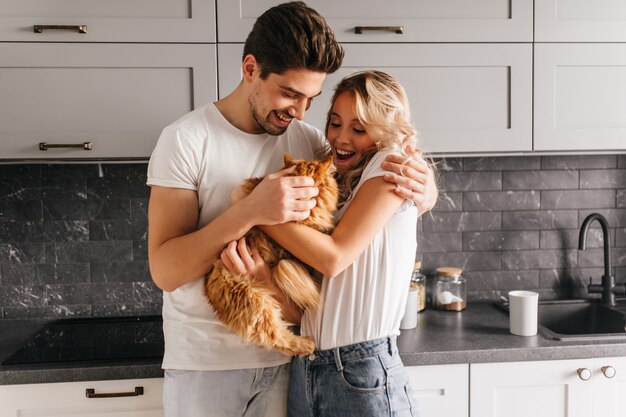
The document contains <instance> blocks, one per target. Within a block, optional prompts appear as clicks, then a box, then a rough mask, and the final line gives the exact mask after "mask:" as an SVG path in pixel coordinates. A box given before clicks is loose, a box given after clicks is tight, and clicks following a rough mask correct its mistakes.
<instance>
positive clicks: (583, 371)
mask: <svg viewBox="0 0 626 417" xmlns="http://www.w3.org/2000/svg"><path fill="white" fill-rule="evenodd" d="M576 372H577V373H578V377H579V378H580V379H582V380H583V381H588V380H589V379H591V371H590V370H589V369H587V368H578V370H576Z"/></svg>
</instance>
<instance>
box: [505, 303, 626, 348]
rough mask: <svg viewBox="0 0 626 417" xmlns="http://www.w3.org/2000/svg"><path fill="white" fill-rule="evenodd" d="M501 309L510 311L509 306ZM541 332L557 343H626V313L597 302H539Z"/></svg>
mask: <svg viewBox="0 0 626 417" xmlns="http://www.w3.org/2000/svg"><path fill="white" fill-rule="evenodd" d="M500 306H501V307H502V308H504V309H505V310H507V311H508V305H507V304H506V303H501V304H500ZM538 322H539V323H538V326H537V328H538V330H539V331H540V332H541V333H543V334H544V335H546V336H547V337H549V338H551V339H554V340H626V329H625V326H626V311H620V309H619V308H609V307H605V306H603V305H602V304H600V303H599V302H598V301H595V300H546V301H539V311H538Z"/></svg>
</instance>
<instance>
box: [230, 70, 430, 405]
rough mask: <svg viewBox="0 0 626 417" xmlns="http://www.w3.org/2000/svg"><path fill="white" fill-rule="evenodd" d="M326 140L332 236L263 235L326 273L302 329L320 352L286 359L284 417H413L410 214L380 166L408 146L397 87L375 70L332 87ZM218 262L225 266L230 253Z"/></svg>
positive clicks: (294, 228)
mask: <svg viewBox="0 0 626 417" xmlns="http://www.w3.org/2000/svg"><path fill="white" fill-rule="evenodd" d="M326 138H327V140H328V142H329V147H330V152H332V154H333V156H334V162H335V166H336V168H337V174H338V177H339V184H340V187H341V196H340V209H339V211H338V213H337V216H336V217H337V219H338V223H337V226H336V228H335V230H334V231H333V233H332V235H325V234H322V233H319V232H316V231H315V230H313V229H309V228H307V227H306V226H302V225H299V224H296V223H287V224H283V225H277V226H264V227H261V228H262V229H263V230H264V231H265V232H266V233H268V234H269V235H270V236H271V237H272V238H273V239H275V240H276V241H277V242H278V243H279V244H280V245H282V246H284V247H285V248H286V249H287V250H289V251H290V252H291V253H292V254H293V255H295V256H296V257H297V258H299V259H300V260H301V261H303V262H304V263H306V264H308V265H310V266H311V267H313V268H314V269H316V270H318V271H319V272H321V273H322V274H323V275H324V278H323V281H322V288H321V303H320V306H319V309H318V310H317V311H306V312H305V313H304V315H303V317H302V323H301V333H302V334H303V335H308V336H310V337H312V338H313V339H314V340H315V342H316V346H317V348H318V350H316V351H315V352H314V353H313V354H312V355H309V356H306V357H296V358H294V359H293V362H292V369H291V383H290V390H289V415H290V416H303V415H315V416H336V415H341V416H359V417H364V416H383V415H394V416H415V415H417V410H416V406H415V402H414V400H413V399H412V398H411V396H410V389H409V386H408V384H409V382H408V375H407V373H406V371H405V369H404V367H403V364H402V361H401V360H400V357H399V354H398V349H397V347H396V336H397V335H398V334H399V326H400V320H401V318H402V315H403V313H404V305H405V302H406V297H407V294H408V288H409V280H410V276H411V270H412V265H413V262H414V260H415V251H416V246H417V245H416V237H415V230H416V223H417V217H418V213H417V208H416V207H415V205H414V204H413V203H412V202H410V201H407V200H404V199H403V198H402V197H400V196H399V195H398V194H397V193H395V192H394V188H395V185H394V184H390V183H388V182H386V181H384V180H383V177H382V176H383V175H384V174H385V171H384V170H383V169H382V168H381V167H380V164H381V162H382V161H384V159H385V157H386V156H387V155H389V154H391V153H394V154H402V153H403V152H404V148H405V147H406V146H408V145H412V146H414V145H415V141H416V131H415V129H414V128H413V127H412V126H411V124H410V111H409V103H408V99H407V97H406V93H405V92H404V89H403V88H402V86H401V85H400V84H399V82H398V81H397V80H396V79H394V78H393V77H391V76H390V75H388V74H386V73H383V72H380V71H366V72H360V73H356V74H353V75H350V76H348V77H346V78H344V79H343V80H342V81H341V82H340V83H339V84H338V85H337V87H336V88H335V93H334V95H333V99H332V104H331V109H330V111H329V113H328V117H327V122H326ZM407 159H408V158H407ZM405 161H406V159H405ZM240 250H241V248H240ZM245 257H246V256H245V255H244V256H242V258H245ZM253 257H256V255H254V254H253ZM256 259H257V260H258V257H256ZM222 260H224V262H225V263H226V264H227V266H228V265H229V264H230V265H232V264H233V259H232V251H225V252H224V253H223V256H222ZM257 264H258V262H257ZM266 275H267V274H266Z"/></svg>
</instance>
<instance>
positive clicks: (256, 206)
mask: <svg viewBox="0 0 626 417" xmlns="http://www.w3.org/2000/svg"><path fill="white" fill-rule="evenodd" d="M293 169H294V168H293V167H290V168H285V169H283V170H281V171H278V172H276V173H273V174H269V175H267V176H266V177H265V178H264V179H263V181H261V183H259V185H257V186H256V187H255V189H254V190H252V192H251V193H250V194H249V195H248V196H247V197H245V198H243V199H241V200H239V202H238V203H237V204H245V205H246V207H247V210H249V211H248V212H249V213H254V216H256V219H255V220H256V221H255V222H254V223H255V224H258V225H271V224H280V223H286V222H290V221H302V220H304V219H306V218H307V217H309V215H310V214H311V209H312V208H313V207H315V204H316V201H315V197H316V196H317V194H318V192H319V190H318V188H317V187H315V186H314V181H313V179H312V178H310V177H304V176H298V177H293V176H289V175H288V174H290V173H291V172H292V171H293ZM231 198H232V199H236V198H241V196H240V195H237V192H236V191H235V192H233V194H232V195H231Z"/></svg>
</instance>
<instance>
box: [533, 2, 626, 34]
mask: <svg viewBox="0 0 626 417" xmlns="http://www.w3.org/2000/svg"><path fill="white" fill-rule="evenodd" d="M535 42H626V2H624V1H622V0H593V1H584V0H535Z"/></svg>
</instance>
